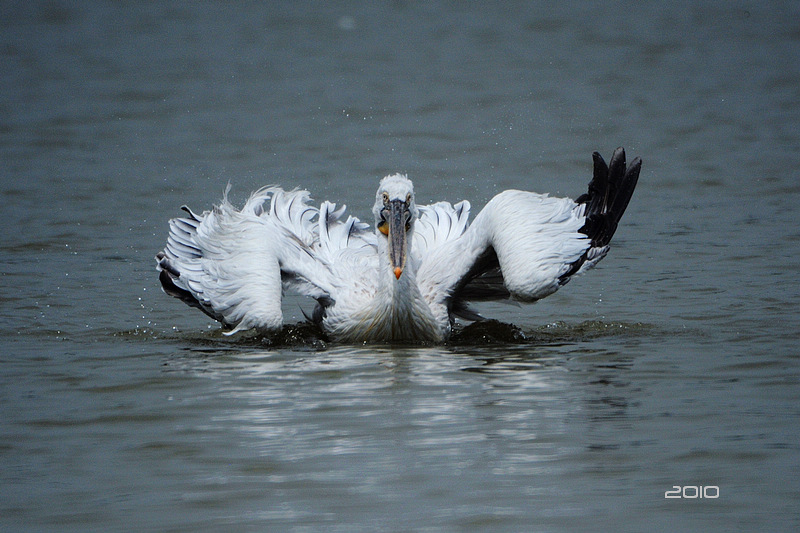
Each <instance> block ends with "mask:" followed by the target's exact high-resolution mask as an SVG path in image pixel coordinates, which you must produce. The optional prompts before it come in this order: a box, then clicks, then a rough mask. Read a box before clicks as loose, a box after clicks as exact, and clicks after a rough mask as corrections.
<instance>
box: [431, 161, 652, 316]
mask: <svg viewBox="0 0 800 533" xmlns="http://www.w3.org/2000/svg"><path fill="white" fill-rule="evenodd" d="M593 157H594V176H593V179H592V181H591V182H590V183H589V191H588V192H587V193H586V194H584V195H582V196H581V197H579V198H578V199H577V200H571V199H569V198H551V197H549V196H547V195H542V194H536V193H531V192H526V191H517V190H508V191H504V192H502V193H500V194H498V195H497V196H495V197H494V198H492V200H490V201H489V203H488V204H486V207H484V209H483V210H482V211H481V212H480V213H479V214H478V216H477V217H475V220H474V221H473V223H472V224H471V225H470V226H469V228H467V229H466V231H464V232H463V233H462V234H461V235H460V236H459V237H458V238H456V239H452V240H451V241H449V242H448V243H446V244H445V245H444V246H442V247H440V248H439V249H438V250H436V251H435V253H432V254H431V257H429V258H427V259H426V260H425V261H424V262H423V264H422V265H421V267H420V271H419V274H418V277H419V279H420V284H421V285H422V284H426V285H428V286H431V285H432V284H433V282H435V283H436V284H438V285H439V286H440V287H441V288H443V289H445V290H444V291H440V296H439V297H440V298H444V299H445V301H446V303H447V304H448V305H449V307H450V308H451V309H452V310H454V312H457V310H458V309H463V308H464V306H465V302H466V301H469V300H491V299H505V298H509V297H510V298H512V299H515V300H520V301H526V302H532V301H536V300H539V299H541V298H544V297H546V296H548V295H550V294H552V293H554V292H555V291H556V290H558V288H559V287H561V286H562V285H564V284H566V283H567V282H568V281H569V280H570V279H571V278H572V277H573V276H575V275H578V274H581V273H583V272H585V271H587V270H589V269H590V268H592V267H593V266H594V265H596V264H597V263H598V262H599V261H600V260H601V259H602V258H603V257H605V255H606V254H607V253H608V249H609V247H608V244H609V242H610V240H611V237H612V236H613V235H614V231H615V230H616V227H617V223H618V222H619V219H620V217H622V214H623V213H624V211H625V208H626V207H627V205H628V202H629V201H630V198H631V195H632V194H633V190H634V188H635V187H636V182H637V180H638V177H639V171H640V169H641V160H640V159H639V158H636V159H635V160H633V161H632V162H631V164H630V165H626V162H625V151H624V150H623V149H622V148H619V149H617V150H616V151H615V152H614V155H613V156H612V158H611V162H610V164H609V165H606V163H605V161H604V160H603V158H602V157H601V156H600V154H598V153H597V152H595V153H594V154H593Z"/></svg>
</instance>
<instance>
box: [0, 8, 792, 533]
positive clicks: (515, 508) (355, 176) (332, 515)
mask: <svg viewBox="0 0 800 533" xmlns="http://www.w3.org/2000/svg"><path fill="white" fill-rule="evenodd" d="M799 6H800V4H798V3H796V2H789V1H787V2H770V1H759V2H746V1H734V2H706V3H697V2H670V3H669V4H668V5H667V4H662V3H639V2H631V3H624V2H622V3H617V2H614V3H602V4H590V3H585V2H581V3H576V4H575V5H573V4H571V3H568V2H562V3H559V4H558V5H547V6H545V5H541V4H536V3H504V4H494V3H480V4H469V5H467V4H462V3H457V2H429V3H424V4H421V5H417V4H413V3H405V2H393V3H380V4H377V5H374V6H369V7H368V6H363V5H360V4H359V3H335V4H329V3H321V2H320V3H311V4H306V5H304V6H303V7H299V8H298V7H296V6H295V5H294V3H293V2H285V3H269V5H268V6H265V5H260V4H256V3H253V4H247V5H239V4H238V3H234V4H229V3H225V4H217V3H204V2H192V3H189V2H178V3H171V2H158V3H149V2H148V3H138V2H96V3H92V4H89V5H85V6H81V7H75V6H73V5H71V3H61V2H4V3H3V4H2V6H0V180H1V181H0V195H2V196H0V198H2V204H1V205H2V207H0V213H2V217H3V220H4V224H3V229H2V232H0V264H2V276H0V302H1V303H2V307H0V309H1V310H2V312H1V313H0V335H1V336H2V338H1V339H0V365H1V366H0V530H4V531H5V530H8V531H16V530H36V531H41V530H75V531H85V530H113V529H130V530H161V531H198V530H226V531H251V530H252V531H267V530H273V531H311V530H324V531H372V530H384V531H417V530H430V531H587V530H602V529H606V530H617V531H628V530H630V531H636V530H638V531H645V530H654V529H665V528H667V527H669V528H671V529H673V530H687V531H688V530H695V531H697V530H703V531H736V530H740V531H755V530H762V531H766V530H769V531H781V530H783V531H789V530H797V528H798V527H800V481H798V480H799V479H800V357H799V356H800V349H799V348H798V338H799V336H800V335H799V334H800V320H798V313H797V309H798V306H799V305H800V291H799V290H798V279H799V278H800V259H799V258H800V230H798V224H797V220H798V218H800V208H799V207H798V203H800V170H799V169H800V7H799ZM618 145H623V146H625V147H626V148H627V150H628V153H629V157H633V156H635V155H640V156H642V158H643V159H644V170H643V173H642V177H641V180H640V185H639V189H638V191H637V193H636V195H635V197H634V199H633V202H632V203H631V205H630V207H629V209H628V212H627V213H626V216H625V218H624V219H623V224H622V226H621V228H620V230H619V232H618V233H617V236H616V237H615V244H616V246H615V247H614V248H613V249H612V252H611V254H610V255H609V257H608V258H606V260H604V261H603V263H602V264H601V265H600V267H599V268H598V269H597V270H595V271H594V272H591V273H590V274H589V275H587V276H585V277H583V278H580V279H578V280H575V281H573V282H572V283H571V284H570V285H569V286H567V287H565V289H564V290H562V291H561V292H559V293H558V294H556V295H554V296H552V297H551V298H549V299H548V300H546V301H543V302H540V303H539V304H537V305H535V306H528V307H513V306H504V305H496V306H486V307H484V308H483V310H484V311H485V312H486V313H487V314H489V315H491V316H493V317H495V318H499V319H501V320H504V321H507V322H513V323H514V324H517V325H519V326H520V327H522V329H523V330H524V331H525V333H526V334H527V335H528V339H529V340H528V341H527V342H525V343H523V344H519V345H515V344H480V343H479V344H475V345H473V344H469V345H452V346H442V347H427V348H416V347H389V346H355V347H354V346H328V347H327V349H318V348H321V347H320V346H316V347H315V346H305V345H303V344H298V345H291V346H286V347H277V348H276V347H269V346H265V345H260V344H258V343H254V342H250V341H247V340H243V339H241V338H238V339H237V338H234V339H229V338H226V337H223V336H221V335H220V334H219V333H218V331H217V328H216V326H215V325H213V324H211V323H210V322H209V321H208V320H206V319H205V317H204V316H203V315H201V314H200V313H198V312H196V311H195V310H191V309H189V308H187V307H185V306H183V305H182V304H181V303H180V302H178V301H176V300H173V299H171V298H168V297H167V296H165V295H163V294H162V293H161V291H160V290H159V286H158V284H157V279H156V274H155V271H154V261H153V256H154V255H155V253H156V252H157V251H158V250H159V249H160V248H161V247H162V246H163V243H164V240H165V237H166V232H167V220H168V218H170V217H172V216H175V215H177V214H179V210H178V208H179V207H180V206H181V205H182V204H188V205H190V206H192V207H193V208H194V209H196V210H203V209H207V208H209V207H210V206H211V205H212V204H213V203H214V202H217V201H218V200H219V198H220V197H221V194H222V191H223V189H224V188H225V185H226V184H227V183H228V182H230V183H232V185H233V192H232V197H233V199H234V200H235V201H237V202H241V201H242V200H243V199H244V198H245V197H246V195H247V194H248V193H249V192H250V191H251V190H253V189H255V188H257V187H259V186H262V185H265V184H268V183H279V184H282V185H284V186H286V187H289V188H291V187H295V186H301V187H304V188H307V189H309V190H310V191H312V193H313V195H314V197H315V198H316V199H320V200H321V199H330V200H334V201H338V202H344V203H346V204H348V205H349V206H350V209H351V210H352V211H353V212H354V213H356V214H357V215H360V216H362V217H363V218H366V219H369V206H370V204H371V201H372V197H373V194H374V188H375V186H376V183H377V179H378V178H379V177H381V176H382V175H384V174H386V173H388V172H394V171H403V172H408V173H409V175H410V177H412V179H414V180H415V184H416V187H417V197H418V200H419V201H421V202H427V201H436V200H440V199H447V200H450V201H457V200H460V199H463V198H467V199H469V200H470V201H471V202H472V203H473V209H474V210H475V212H477V209H479V208H480V207H482V206H483V205H484V204H485V202H486V201H488V199H489V198H491V196H492V195H493V194H495V193H497V192H499V191H501V190H503V189H506V188H510V187H515V188H525V189H531V190H535V191H539V192H551V193H553V194H557V195H568V196H572V197H575V196H577V195H578V194H580V193H582V192H583V191H584V189H585V185H586V183H587V181H588V179H589V176H590V162H591V157H590V154H591V151H592V150H595V149H597V150H600V151H601V152H602V153H603V154H604V155H606V157H608V156H609V155H610V153H611V151H612V150H613V149H614V148H615V147H616V146H618ZM301 307H305V308H306V309H310V307H311V306H310V304H309V303H308V302H304V301H302V300H298V299H291V298H289V299H287V301H286V310H285V313H286V316H287V319H289V320H290V321H297V320H300V318H301V316H302V315H301V312H300V309H301ZM673 485H714V486H718V487H719V498H717V499H704V500H699V499H698V500H667V499H665V498H664V493H665V491H667V490H670V489H671V488H672V486H673Z"/></svg>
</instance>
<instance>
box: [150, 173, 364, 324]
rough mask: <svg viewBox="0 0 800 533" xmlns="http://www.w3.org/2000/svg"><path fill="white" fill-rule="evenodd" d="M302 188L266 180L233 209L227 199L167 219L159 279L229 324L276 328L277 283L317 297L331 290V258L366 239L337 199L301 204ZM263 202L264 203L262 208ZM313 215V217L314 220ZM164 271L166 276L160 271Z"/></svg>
mask: <svg viewBox="0 0 800 533" xmlns="http://www.w3.org/2000/svg"><path fill="white" fill-rule="evenodd" d="M309 201H310V195H309V193H308V192H307V191H290V192H286V191H284V190H283V189H280V188H277V187H267V188H264V189H261V190H259V191H257V192H255V193H254V194H253V195H252V196H251V197H250V198H249V199H248V200H247V202H246V203H245V205H244V207H243V208H242V209H241V210H237V209H236V208H234V207H233V206H232V205H231V204H230V202H229V201H228V199H227V190H226V194H225V197H224V198H223V201H222V203H221V204H220V205H219V206H218V207H215V208H214V209H213V210H211V211H206V212H204V213H203V214H202V215H198V214H195V213H193V212H191V211H189V210H188V209H187V211H188V212H189V217H186V218H176V219H173V220H171V221H170V234H169V238H168V240H167V246H166V248H165V249H164V252H162V253H161V254H159V255H158V256H157V259H158V269H159V270H160V271H161V272H162V283H164V282H165V281H166V282H167V284H165V287H169V283H170V282H171V284H172V286H173V288H172V289H171V290H172V292H173V293H176V294H175V295H176V296H179V297H180V298H181V299H183V300H184V301H186V302H187V303H189V304H190V305H195V306H197V307H200V308H201V309H202V310H203V311H205V312H206V313H207V314H209V315H210V316H212V317H213V318H215V319H217V320H220V321H221V322H223V323H225V324H226V325H227V326H228V327H230V328H232V331H231V332H230V333H234V332H236V331H240V330H245V329H250V328H256V329H260V330H276V329H279V328H280V327H281V325H282V323H283V314H282V311H281V295H282V289H283V288H284V287H289V288H293V289H295V290H297V291H298V292H300V293H301V294H305V295H307V296H311V297H314V298H317V299H324V298H327V299H331V298H332V297H335V294H331V293H332V292H335V290H336V285H337V273H336V271H335V270H336V269H335V263H336V261H337V260H339V259H341V257H342V255H345V256H346V255H347V254H346V251H347V250H355V251H357V250H359V249H362V248H364V247H368V246H369V233H366V232H365V229H366V224H363V223H361V222H360V221H359V220H358V219H356V218H354V217H347V219H346V220H345V221H343V222H342V221H341V220H340V218H341V217H342V215H343V214H344V207H342V208H341V209H339V210H336V209H335V206H334V205H333V204H330V203H328V202H325V203H324V204H323V208H322V209H323V215H322V216H320V210H319V209H317V208H316V207H313V206H312V205H310V204H309ZM267 202H269V209H266V205H267ZM315 219H317V220H315ZM164 275H166V276H167V279H166V280H165V279H164Z"/></svg>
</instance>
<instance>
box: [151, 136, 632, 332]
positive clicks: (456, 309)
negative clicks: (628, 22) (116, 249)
mask: <svg viewBox="0 0 800 533" xmlns="http://www.w3.org/2000/svg"><path fill="white" fill-rule="evenodd" d="M593 158H594V176H593V178H592V180H591V182H590V183H589V191H588V192H587V193H586V194H584V195H582V196H580V197H579V198H578V199H577V200H571V199H569V198H551V197H549V196H548V195H546V194H536V193H532V192H525V191H518V190H508V191H504V192H502V193H500V194H498V195H497V196H495V197H494V198H492V199H491V201H489V203H488V204H486V207H484V208H483V210H482V211H481V212H480V213H478V215H477V216H476V217H475V220H474V221H473V222H472V223H471V224H470V223H469V220H468V219H469V208H470V204H469V202H467V201H466V200H464V201H461V202H459V203H457V204H455V205H451V204H450V203H448V202H438V203H435V204H431V205H417V203H416V201H415V198H414V189H413V186H412V184H411V181H410V180H409V179H408V178H407V177H406V176H403V175H400V174H394V175H391V176H387V177H385V178H383V179H382V180H381V182H380V185H379V187H378V192H377V194H376V195H375V205H374V206H373V208H372V213H373V215H374V217H375V230H374V231H370V230H369V226H368V225H367V224H365V223H363V222H361V221H360V220H358V219H357V218H355V217H352V216H347V217H345V215H344V211H345V206H342V207H341V208H339V209H337V208H336V205H335V204H333V203H330V202H322V204H321V205H320V206H319V208H317V207H315V206H313V205H311V203H310V195H309V193H308V192H307V191H302V190H294V191H289V192H287V191H284V190H283V189H280V188H278V187H266V188H263V189H261V190H259V191H256V192H255V193H253V195H252V196H251V197H250V199H249V200H247V202H246V203H245V205H244V207H243V208H242V209H241V210H237V209H235V208H234V207H233V206H232V205H231V204H230V203H229V202H228V199H227V191H226V194H225V197H224V198H223V200H222V203H221V204H220V205H219V206H215V207H214V208H213V209H212V210H211V211H206V212H204V213H203V214H197V213H194V212H192V211H191V210H189V209H188V208H187V207H184V208H183V209H184V210H185V211H186V212H187V213H188V216H187V217H184V218H175V219H172V220H170V232H169V238H168V241H167V246H166V248H165V249H164V251H163V252H161V253H159V254H158V255H157V256H156V260H157V262H158V264H157V269H158V271H159V272H160V275H159V279H160V281H161V284H162V287H163V288H164V291H165V292H166V293H167V294H169V295H171V296H175V297H177V298H180V299H181V300H183V301H184V302H186V303H187V304H189V305H190V306H193V307H197V308H199V309H200V310H202V311H203V312H205V313H206V314H207V315H209V316H210V317H212V318H214V319H216V320H218V321H220V322H222V324H223V325H224V326H225V327H226V328H227V329H228V330H229V332H230V333H231V334H232V333H234V332H237V331H241V330H248V329H251V328H255V329H257V330H259V331H260V332H262V333H270V332H272V333H274V332H276V331H277V330H280V329H281V326H282V324H283V315H282V312H281V296H282V293H283V291H284V290H294V291H297V292H299V293H300V294H303V295H307V296H310V297H312V298H314V299H316V301H317V306H316V308H315V310H314V312H313V315H312V317H310V319H311V320H313V321H314V322H316V323H317V324H319V325H320V326H321V328H322V330H323V331H324V332H325V333H326V334H327V335H328V336H329V337H330V338H332V339H333V340H336V341H341V342H362V341H370V342H372V341H378V342H386V341H405V342H415V341H416V342H442V341H445V340H447V338H448V337H449V335H450V332H451V328H452V326H453V322H454V317H455V316H459V317H462V318H466V319H468V320H478V319H480V318H482V317H480V316H479V315H478V314H477V313H475V312H474V311H472V310H471V309H470V307H469V306H468V302H469V301H480V300H502V299H509V298H510V299H513V300H517V301H522V302H534V301H536V300H539V299H540V298H544V297H545V296H548V295H550V294H552V293H554V292H555V291H556V290H558V288H559V287H561V286H562V285H564V284H566V283H567V282H568V281H569V280H570V279H571V278H572V277H573V276H576V275H579V274H582V273H583V272H585V271H587V270H589V269H590V268H592V267H593V266H594V265H596V264H597V262H598V261H600V260H601V259H602V258H603V257H605V255H606V253H607V252H608V248H609V247H608V243H609V241H610V240H611V237H612V236H613V234H614V230H616V228H617V223H618V222H619V219H620V217H621V216H622V214H623V212H624V211H625V208H626V207H627V205H628V201H629V200H630V198H631V195H632V194H633V190H634V188H635V186H636V181H637V179H638V177H639V171H640V169H641V160H640V159H639V158H636V159H635V160H633V161H632V162H631V164H630V165H629V166H628V165H626V163H625V151H624V150H623V149H622V148H618V149H617V150H616V151H615V152H614V154H613V156H612V157H611V161H610V164H609V165H606V163H605V161H604V160H603V158H602V157H601V156H600V154H598V153H597V152H595V153H594V154H593Z"/></svg>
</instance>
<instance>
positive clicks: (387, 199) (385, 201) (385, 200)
mask: <svg viewBox="0 0 800 533" xmlns="http://www.w3.org/2000/svg"><path fill="white" fill-rule="evenodd" d="M381 196H382V197H383V205H389V195H388V194H386V193H383V194H382V195H381Z"/></svg>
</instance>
